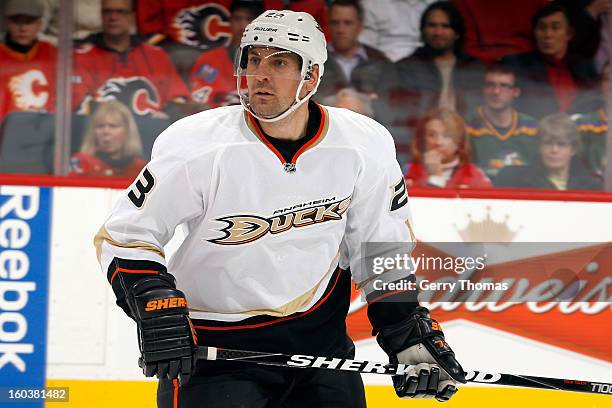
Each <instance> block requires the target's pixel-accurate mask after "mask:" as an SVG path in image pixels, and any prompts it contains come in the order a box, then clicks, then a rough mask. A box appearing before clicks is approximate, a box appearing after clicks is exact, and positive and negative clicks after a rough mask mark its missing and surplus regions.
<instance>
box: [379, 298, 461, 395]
mask: <svg viewBox="0 0 612 408" xmlns="http://www.w3.org/2000/svg"><path fill="white" fill-rule="evenodd" d="M376 340H378V344H380V347H382V349H383V350H384V351H385V352H386V353H387V354H388V355H389V361H390V362H391V363H393V364H397V363H401V364H406V365H415V368H414V369H412V370H410V371H409V372H408V373H407V374H404V375H396V376H394V377H393V386H394V387H395V392H396V393H397V395H398V396H399V397H401V398H433V397H435V398H436V399H437V400H438V401H448V400H449V399H450V398H451V397H452V396H453V395H454V394H455V393H456V392H457V387H456V385H457V383H458V382H460V383H465V382H466V381H465V374H464V372H463V368H462V367H461V365H460V364H459V362H457V360H456V359H455V353H454V352H453V350H451V348H450V346H449V345H448V343H446V341H445V340H444V333H442V328H441V327H440V325H439V324H438V322H436V321H435V320H433V319H431V318H430V317H429V310H427V309H426V308H424V307H417V308H416V310H415V312H414V313H413V314H412V316H411V317H410V318H408V319H406V320H404V321H402V322H401V323H398V324H395V325H393V326H388V327H383V328H382V329H381V330H380V332H379V333H378V335H377V336H376Z"/></svg>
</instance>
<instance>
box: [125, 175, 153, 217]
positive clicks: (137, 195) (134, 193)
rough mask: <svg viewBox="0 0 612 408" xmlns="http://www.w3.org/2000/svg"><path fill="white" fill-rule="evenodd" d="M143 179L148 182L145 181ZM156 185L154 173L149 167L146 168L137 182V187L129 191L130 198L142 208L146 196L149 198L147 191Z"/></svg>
mask: <svg viewBox="0 0 612 408" xmlns="http://www.w3.org/2000/svg"><path fill="white" fill-rule="evenodd" d="M143 179H144V181H145V183H146V184H145V183H143ZM154 185H155V179H154V178H153V175H152V174H151V172H150V171H149V169H147V168H145V169H144V171H143V172H142V174H141V175H140V178H139V179H138V181H137V182H136V188H132V189H131V190H130V192H129V193H128V198H129V199H130V201H131V202H132V203H133V204H134V205H135V206H136V207H137V208H141V207H142V205H143V204H144V202H145V198H147V193H148V192H150V191H151V190H152V189H153V186H154Z"/></svg>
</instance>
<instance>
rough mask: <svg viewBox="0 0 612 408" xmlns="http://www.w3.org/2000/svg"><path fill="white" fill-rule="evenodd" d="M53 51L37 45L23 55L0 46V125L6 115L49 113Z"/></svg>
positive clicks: (51, 107) (43, 44)
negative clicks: (35, 112)
mask: <svg viewBox="0 0 612 408" xmlns="http://www.w3.org/2000/svg"><path fill="white" fill-rule="evenodd" d="M56 63H57V49H56V48H55V46H53V45H52V44H49V43H47V42H44V41H38V42H37V43H36V44H35V45H34V47H32V49H31V50H30V51H28V52H27V53H25V54H24V53H20V52H16V51H14V50H12V49H11V48H9V47H8V46H7V45H6V44H0V67H2V68H0V84H1V86H0V121H1V120H2V118H4V116H6V115H7V114H8V113H10V112H15V111H40V112H53V111H54V108H55V65H56Z"/></svg>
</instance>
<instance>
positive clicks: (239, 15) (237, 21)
mask: <svg viewBox="0 0 612 408" xmlns="http://www.w3.org/2000/svg"><path fill="white" fill-rule="evenodd" d="M255 17H257V16H254V15H253V14H252V13H251V12H250V11H249V9H246V8H239V9H236V10H235V11H234V12H233V13H232V15H231V16H230V20H229V21H230V28H231V30H232V44H234V45H238V44H240V39H241V38H242V34H243V33H244V29H245V28H246V26H247V25H249V23H250V22H251V21H253V19H254V18H255Z"/></svg>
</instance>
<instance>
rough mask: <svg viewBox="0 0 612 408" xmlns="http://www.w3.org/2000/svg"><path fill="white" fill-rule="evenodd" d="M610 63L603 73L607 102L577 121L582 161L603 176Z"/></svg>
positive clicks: (605, 100) (602, 87)
mask: <svg viewBox="0 0 612 408" xmlns="http://www.w3.org/2000/svg"><path fill="white" fill-rule="evenodd" d="M609 75H610V63H609V62H608V63H606V64H604V66H603V71H602V73H601V80H600V81H601V82H600V84H601V95H602V97H603V100H604V102H605V104H604V105H605V107H604V108H603V109H598V110H597V111H595V112H590V113H585V114H581V115H576V117H575V122H576V126H577V127H578V131H579V132H580V136H581V142H582V149H581V152H580V156H581V158H582V161H583V162H584V163H585V164H586V166H587V168H588V169H589V171H590V172H591V173H592V174H595V175H596V176H598V177H603V174H604V168H605V161H606V145H607V143H606V142H607V138H608V114H607V110H608V105H609V102H608V97H609V93H608V92H609V91H608V89H609V80H610V77H609Z"/></svg>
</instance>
